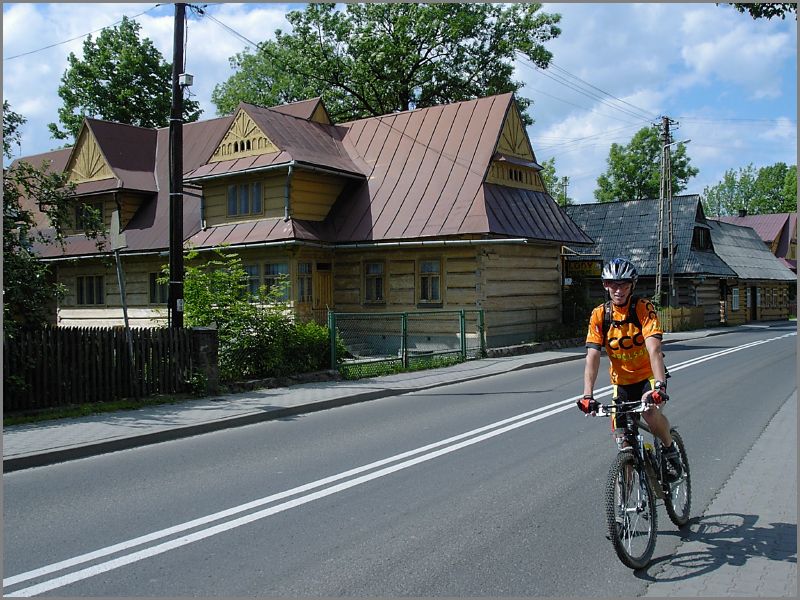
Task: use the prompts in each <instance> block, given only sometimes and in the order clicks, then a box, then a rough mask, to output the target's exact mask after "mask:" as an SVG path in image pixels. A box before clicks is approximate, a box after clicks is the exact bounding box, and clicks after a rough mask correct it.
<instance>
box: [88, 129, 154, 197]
mask: <svg viewBox="0 0 800 600" xmlns="http://www.w3.org/2000/svg"><path fill="white" fill-rule="evenodd" d="M86 127H88V128H89V130H90V131H91V132H92V134H93V135H94V137H95V139H96V140H97V144H98V146H100V151H101V152H102V153H103V156H104V157H105V158H106V160H107V161H108V164H109V166H110V167H111V170H112V171H113V172H114V175H115V176H116V177H117V179H118V180H119V182H118V187H119V188H122V189H129V190H140V191H148V192H154V191H156V189H157V188H156V181H155V176H154V171H155V166H156V165H155V162H156V136H157V134H156V130H155V129H147V128H144V127H134V126H133V125H125V124H122V123H111V122H109V121H101V120H99V119H88V118H87V119H86Z"/></svg>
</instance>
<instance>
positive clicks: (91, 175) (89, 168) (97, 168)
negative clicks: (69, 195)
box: [66, 127, 114, 183]
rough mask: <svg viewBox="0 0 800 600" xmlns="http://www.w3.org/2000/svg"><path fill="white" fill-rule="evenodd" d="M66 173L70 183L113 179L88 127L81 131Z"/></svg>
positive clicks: (109, 168)
mask: <svg viewBox="0 0 800 600" xmlns="http://www.w3.org/2000/svg"><path fill="white" fill-rule="evenodd" d="M66 171H67V172H68V173H69V181H71V182H72V183H85V182H87V181H100V180H102V179H111V178H113V177H114V172H113V171H112V170H111V167H110V166H109V164H108V162H107V161H106V159H105V158H104V157H103V153H102V152H101V151H100V146H99V144H98V143H97V140H96V139H95V137H94V135H93V134H92V132H91V131H90V130H89V128H88V127H84V128H83V129H82V130H81V135H80V137H79V138H78V141H77V142H76V144H75V148H74V150H73V152H72V156H71V158H70V161H69V163H68V164H67V168H66Z"/></svg>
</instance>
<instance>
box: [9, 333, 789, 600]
mask: <svg viewBox="0 0 800 600" xmlns="http://www.w3.org/2000/svg"><path fill="white" fill-rule="evenodd" d="M794 335H797V332H792V333H789V334H786V335H782V336H779V337H775V338H771V339H767V340H760V341H757V342H751V343H748V344H743V345H741V346H736V347H734V348H728V349H725V350H722V351H719V352H715V353H713V354H709V355H706V356H703V357H700V358H695V359H691V360H688V361H684V362H682V363H678V364H677V365H673V366H671V367H670V371H678V370H681V369H685V368H688V367H690V366H694V365H696V364H700V363H702V362H705V361H707V360H712V359H715V358H719V357H721V356H725V355H727V354H731V353H733V352H739V351H741V350H746V349H748V348H752V347H754V346H758V345H761V344H766V343H769V342H773V341H776V340H780V339H783V338H786V337H790V336H794ZM610 393H611V386H607V387H605V388H601V389H599V390H597V391H596V393H595V397H597V398H600V397H603V396H607V395H609V394H610ZM580 397H581V396H575V397H573V398H568V399H566V400H561V401H559V402H555V403H553V404H549V405H548V406H544V407H541V408H537V409H535V410H532V411H528V412H525V413H522V414H519V415H516V416H513V417H509V418H507V419H503V420H501V421H497V422H495V423H491V424H489V425H486V426H484V427H479V428H477V429H473V430H471V431H467V432H465V433H462V434H459V435H456V436H453V437H450V438H447V439H445V440H441V441H438V442H434V443H432V444H429V445H427V446H422V447H420V448H416V449H414V450H410V451H408V452H403V453H401V454H396V455H394V456H391V457H388V458H385V459H382V460H379V461H376V462H373V463H369V464H367V465H363V466H361V467H357V468H355V469H351V470H349V471H344V472H342V473H339V474H337V475H332V476H330V477H326V478H323V479H319V480H317V481H314V482H311V483H308V484H305V485H302V486H298V487H296V488H292V489H290V490H286V491H284V492H280V493H277V494H273V495H270V496H266V497H264V498H261V499H258V500H254V501H253V502H248V503H246V504H242V505H239V506H236V507H233V508H230V509H227V510H224V511H220V512H217V513H213V514H211V515H207V516H205V517H201V518H199V519H194V520H192V521H187V522H186V523H181V524H179V525H176V526H174V527H169V528H167V529H162V530H160V531H155V532H152V533H150V534H147V535H144V536H140V537H137V538H133V539H131V540H127V541H125V542H122V543H119V544H115V545H112V546H108V547H106V548H101V549H99V550H96V551H94V552H90V553H87V554H83V555H80V556H77V557H74V558H70V559H67V560H64V561H60V562H57V563H53V564H50V565H47V566H45V567H42V568H39V569H35V570H32V571H28V572H25V573H21V574H19V575H14V576H12V577H9V578H7V579H4V580H3V588H4V589H5V588H7V587H9V586H12V585H15V584H17V583H22V582H24V581H29V580H31V579H35V578H38V577H42V576H45V575H49V574H51V573H55V572H57V571H61V570H64V569H68V568H70V567H74V566H77V565H80V564H83V563H87V562H90V561H93V560H97V559H99V558H103V557H106V556H110V555H112V554H115V553H118V552H123V551H126V550H129V549H132V548H134V547H136V546H141V545H143V544H146V543H149V542H153V541H156V540H159V539H162V538H165V537H168V536H171V535H174V534H176V533H180V532H184V531H188V530H190V529H193V528H196V527H200V526H203V525H207V524H210V523H213V522H214V521H219V520H220V519H225V518H228V517H231V516H234V515H237V514H239V513H242V512H245V511H248V510H252V509H254V508H258V507H260V506H264V505H266V504H270V503H272V502H275V501H277V500H282V499H285V498H288V497H291V496H295V495H298V494H302V493H304V492H308V491H310V490H313V489H315V488H319V487H322V486H325V485H328V484H331V483H334V482H336V481H340V480H342V479H346V478H348V477H352V476H354V475H358V474H360V473H365V472H367V471H371V470H373V469H377V468H378V467H384V468H381V469H379V470H377V471H374V472H372V473H369V474H366V475H361V476H360V477H356V478H354V479H350V480H349V481H345V482H342V483H338V484H336V485H332V486H330V487H328V488H326V489H322V490H319V491H316V492H313V493H310V494H306V495H304V496H300V497H298V498H294V499H292V500H288V501H286V502H283V503H281V504H277V505H275V506H272V507H269V508H266V509H264V510H260V511H257V512H254V513H251V514H248V515H244V516H241V517H238V518H236V519H233V520H230V521H226V522H224V523H219V524H217V525H214V526H212V527H208V528H206V529H202V530H200V531H196V532H194V533H189V534H187V535H184V536H182V537H178V538H176V539H173V540H169V541H166V542H162V543H160V544H157V545H155V546H151V547H148V548H144V549H141V550H138V551H135V552H132V553H130V554H127V555H124V556H120V557H118V558H114V559H111V560H108V561H106V562H102V563H99V564H96V565H92V566H90V567H87V568H84V569H81V570H78V571H75V572H72V573H67V574H65V575H62V576H59V577H55V578H53V579H50V580H47V581H44V582H41V583H39V584H36V585H32V586H29V587H26V588H23V589H20V590H17V591H15V592H12V593H5V595H6V596H9V597H27V596H35V595H38V594H41V593H44V592H47V591H50V590H53V589H56V588H59V587H63V586H65V585H69V584H71V583H75V582H77V581H81V580H83V579H88V578H90V577H94V576H95V575H99V574H101V573H106V572H108V571H111V570H113V569H117V568H119V567H122V566H125V565H128V564H131V563H134V562H138V561H140V560H144V559H147V558H150V557H153V556H156V555H159V554H163V553H164V552H168V551H169V550H173V549H175V548H180V547H182V546H185V545H187V544H191V543H193V542H196V541H199V540H203V539H206V538H208V537H211V536H214V535H217V534H219V533H222V532H225V531H229V530H231V529H234V528H236V527H241V526H242V525H246V524H248V523H252V522H254V521H257V520H260V519H263V518H266V517H269V516H271V515H274V514H277V513H280V512H284V511H286V510H289V509H292V508H296V507H298V506H302V505H303V504H307V503H309V502H312V501H314V500H317V499H319V498H324V497H326V496H330V495H332V494H336V493H338V492H341V491H344V490H347V489H350V488H352V487H355V486H358V485H361V484H363V483H367V482H369V481H372V480H374V479H378V478H380V477H384V476H386V475H390V474H392V473H395V472H397V471H400V470H402V469H407V468H409V467H411V466H414V465H417V464H420V463H423V462H426V461H429V460H433V459H434V458H438V457H440V456H443V455H445V454H449V453H451V452H455V451H457V450H461V449H462V448H466V447H467V446H471V445H473V444H477V443H480V442H483V441H485V440H488V439H491V438H494V437H496V436H498V435H502V434H504V433H507V432H509V431H512V430H514V429H517V428H519V427H524V426H525V425H529V424H531V423H534V422H536V421H540V420H542V419H545V418H547V417H551V416H553V415H556V414H558V413H560V412H563V411H565V410H567V409H570V408H572V404H573V402H575V401H576V400H577V399H579V398H580ZM443 446H446V447H443ZM437 448H438V449H437ZM415 455H419V456H416V457H415V458H410V457H413V456H415ZM405 459H408V460H405ZM398 461H403V462H398ZM391 463H397V464H394V465H392V466H385V465H390V464H391Z"/></svg>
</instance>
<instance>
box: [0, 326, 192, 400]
mask: <svg viewBox="0 0 800 600" xmlns="http://www.w3.org/2000/svg"><path fill="white" fill-rule="evenodd" d="M190 336H191V331H190V330H187V329H170V328H132V329H130V337H128V335H127V332H126V330H125V328H124V327H113V328H100V327H48V328H45V329H39V330H33V331H22V332H19V333H18V334H17V335H15V336H14V338H13V339H10V340H9V339H4V341H3V410H4V412H15V411H28V410H36V409H42V408H52V407H58V406H67V405H74V404H80V403H85V402H102V401H107V400H116V399H121V398H139V397H144V396H150V395H153V394H168V393H179V392H183V391H186V390H187V388H188V385H189V383H188V380H189V379H190V378H191V376H192V368H191V360H192V357H191V354H192V353H191V338H190Z"/></svg>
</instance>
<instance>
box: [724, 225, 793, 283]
mask: <svg viewBox="0 0 800 600" xmlns="http://www.w3.org/2000/svg"><path fill="white" fill-rule="evenodd" d="M719 220H720V221H722V222H724V223H731V224H732V225H742V226H743V227H751V228H752V229H753V230H754V231H755V232H756V233H757V234H758V235H759V237H760V238H761V240H762V241H763V242H764V244H766V246H767V248H769V251H770V252H772V254H774V255H775V256H777V257H778V259H779V260H780V261H781V262H782V263H783V264H785V265H786V266H787V267H789V269H791V270H792V272H793V273H795V274H797V215H796V214H795V213H777V214H774V215H748V214H747V213H746V212H745V211H741V212H740V214H739V216H736V217H720V218H719Z"/></svg>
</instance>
